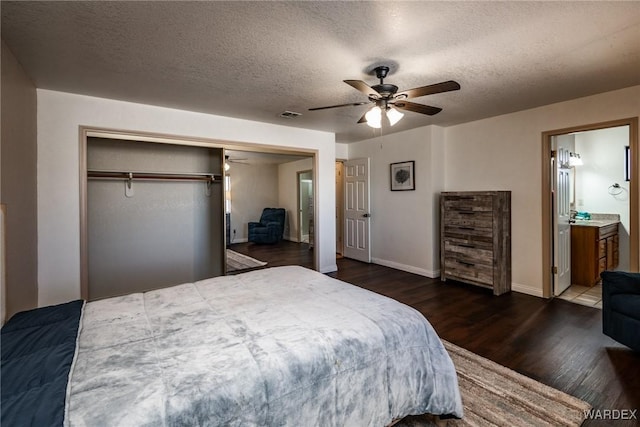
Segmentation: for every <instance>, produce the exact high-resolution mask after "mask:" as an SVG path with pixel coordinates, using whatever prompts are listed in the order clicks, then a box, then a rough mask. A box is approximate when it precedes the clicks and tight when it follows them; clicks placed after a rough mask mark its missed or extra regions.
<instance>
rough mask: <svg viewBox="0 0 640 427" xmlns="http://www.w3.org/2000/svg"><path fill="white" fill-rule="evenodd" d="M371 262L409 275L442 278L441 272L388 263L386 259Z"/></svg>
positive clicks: (376, 259) (393, 262)
mask: <svg viewBox="0 0 640 427" xmlns="http://www.w3.org/2000/svg"><path fill="white" fill-rule="evenodd" d="M371 262H373V263H374V264H380V265H384V266H385V267H391V268H395V269H396V270H402V271H406V272H408V273H413V274H418V275H420V276H425V277H429V278H431V279H435V278H436V277H440V270H435V271H433V270H426V269H424V268H419V267H414V266H413V265H406V264H400V263H399V262H395V261H388V260H386V259H380V258H371Z"/></svg>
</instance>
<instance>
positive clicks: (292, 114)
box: [280, 111, 302, 119]
mask: <svg viewBox="0 0 640 427" xmlns="http://www.w3.org/2000/svg"><path fill="white" fill-rule="evenodd" d="M301 115H302V114H301V113H296V112H295V111H283V112H282V113H280V117H284V118H285V119H295V118H296V117H298V116H301Z"/></svg>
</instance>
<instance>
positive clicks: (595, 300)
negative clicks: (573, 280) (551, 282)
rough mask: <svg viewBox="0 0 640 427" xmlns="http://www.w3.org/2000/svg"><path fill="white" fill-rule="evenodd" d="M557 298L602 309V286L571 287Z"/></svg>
mask: <svg viewBox="0 0 640 427" xmlns="http://www.w3.org/2000/svg"><path fill="white" fill-rule="evenodd" d="M557 298H560V299H563V300H567V301H570V302H573V303H576V304H582V305H588V306H589V307H595V308H600V309H602V284H601V283H600V284H598V285H595V286H592V287H588V286H579V285H571V286H569V287H568V288H567V290H566V291H564V292H563V293H562V294H560V295H559V296H558V297H557Z"/></svg>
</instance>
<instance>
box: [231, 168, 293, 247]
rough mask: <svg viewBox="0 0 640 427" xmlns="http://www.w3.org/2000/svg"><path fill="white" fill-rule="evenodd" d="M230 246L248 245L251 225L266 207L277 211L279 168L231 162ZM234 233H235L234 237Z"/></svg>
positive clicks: (258, 218) (257, 219)
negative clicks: (237, 244) (231, 244)
mask: <svg viewBox="0 0 640 427" xmlns="http://www.w3.org/2000/svg"><path fill="white" fill-rule="evenodd" d="M228 174H229V176H230V177H231V243H240V242H246V241H247V239H248V237H249V229H248V225H247V224H248V223H249V222H252V221H259V220H260V215H261V214H262V210H263V209H264V208H278V207H281V206H278V166H277V165H273V164H243V163H231V167H230V169H229V172H228ZM233 230H235V231H236V233H235V236H234V233H233Z"/></svg>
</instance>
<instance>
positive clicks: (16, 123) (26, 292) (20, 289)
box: [0, 41, 38, 316]
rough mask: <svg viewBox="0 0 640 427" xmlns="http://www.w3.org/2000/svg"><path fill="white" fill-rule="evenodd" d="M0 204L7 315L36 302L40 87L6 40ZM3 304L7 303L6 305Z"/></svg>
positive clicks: (3, 54) (3, 47)
mask: <svg viewBox="0 0 640 427" xmlns="http://www.w3.org/2000/svg"><path fill="white" fill-rule="evenodd" d="M1 44H2V96H1V98H2V105H1V107H2V132H1V133H2V136H1V138H2V139H1V144H0V148H1V149H0V157H1V161H0V162H1V165H0V195H1V197H0V200H1V201H2V203H3V204H5V205H6V209H7V218H6V236H5V238H6V254H5V255H6V272H5V273H6V287H7V289H6V313H7V316H11V315H12V314H13V313H15V312H17V311H21V310H26V309H30V308H35V307H36V306H37V304H38V277H37V275H38V224H37V217H38V207H37V148H36V147H37V99H36V88H35V85H34V84H33V82H32V81H31V80H30V79H29V77H28V76H27V75H26V74H25V72H24V70H23V69H22V67H21V66H20V64H19V63H18V61H17V60H16V59H15V57H14V56H13V54H12V53H11V51H10V50H9V48H8V47H7V46H6V45H5V43H4V41H2V43H1ZM2 303H3V304H5V301H2Z"/></svg>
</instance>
